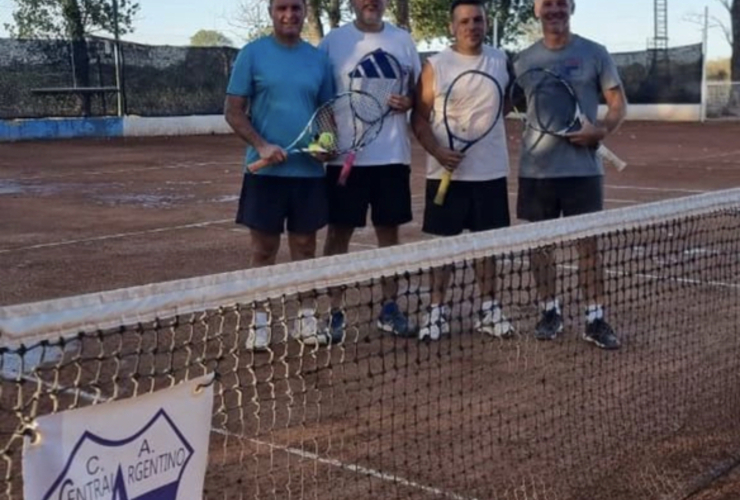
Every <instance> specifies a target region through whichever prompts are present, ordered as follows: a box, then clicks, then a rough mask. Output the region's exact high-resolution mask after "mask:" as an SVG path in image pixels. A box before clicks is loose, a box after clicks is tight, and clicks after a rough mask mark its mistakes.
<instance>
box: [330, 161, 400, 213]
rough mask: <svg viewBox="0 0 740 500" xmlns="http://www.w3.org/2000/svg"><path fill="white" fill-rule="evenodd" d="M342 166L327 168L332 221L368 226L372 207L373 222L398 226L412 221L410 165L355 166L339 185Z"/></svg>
mask: <svg viewBox="0 0 740 500" xmlns="http://www.w3.org/2000/svg"><path fill="white" fill-rule="evenodd" d="M341 169H342V167H341V166H338V165H329V166H327V168H326V183H327V193H328V196H329V223H330V224H336V225H338V226H349V227H365V225H366V223H367V210H368V208H370V207H372V217H371V219H372V222H373V225H374V226H399V225H401V224H405V223H407V222H409V221H411V219H412V218H413V215H412V212H411V181H410V177H411V168H410V167H409V166H408V165H403V164H399V163H396V164H391V165H377V166H362V167H354V168H353V169H352V172H351V173H350V175H349V178H348V179H347V184H346V185H344V186H339V185H337V179H338V178H339V172H340V171H341Z"/></svg>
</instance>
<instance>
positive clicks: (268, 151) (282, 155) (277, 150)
mask: <svg viewBox="0 0 740 500" xmlns="http://www.w3.org/2000/svg"><path fill="white" fill-rule="evenodd" d="M256 149H257V153H258V154H259V155H260V159H261V160H264V161H266V162H268V163H269V164H273V163H280V162H284V161H285V160H286V159H287V158H288V152H287V151H285V150H284V149H283V148H281V147H280V146H276V145H275V144H270V143H265V144H264V145H262V146H259V147H258V148H256Z"/></svg>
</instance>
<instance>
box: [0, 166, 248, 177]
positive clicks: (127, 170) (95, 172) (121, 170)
mask: <svg viewBox="0 0 740 500" xmlns="http://www.w3.org/2000/svg"><path fill="white" fill-rule="evenodd" d="M214 166H225V167H236V166H241V163H232V162H219V161H208V162H199V163H192V162H182V163H172V164H169V165H156V166H152V167H139V168H135V167H134V168H119V169H115V170H85V171H82V172H68V173H63V174H62V173H59V174H41V175H34V176H31V177H17V176H11V177H9V179H15V180H19V181H37V180H44V179H63V178H68V177H75V176H87V175H92V176H95V175H111V174H127V173H134V172H150V171H154V170H174V169H181V168H199V167H214Z"/></svg>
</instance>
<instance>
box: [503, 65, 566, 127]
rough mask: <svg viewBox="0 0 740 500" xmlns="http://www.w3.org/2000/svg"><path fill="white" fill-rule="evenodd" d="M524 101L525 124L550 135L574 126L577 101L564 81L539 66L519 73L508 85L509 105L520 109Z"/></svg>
mask: <svg viewBox="0 0 740 500" xmlns="http://www.w3.org/2000/svg"><path fill="white" fill-rule="evenodd" d="M523 102H525V103H526V115H525V116H526V120H525V121H526V125H527V126H528V127H529V128H532V129H534V130H537V131H538V132H544V133H547V134H553V135H562V134H565V133H568V132H572V131H573V130H575V129H577V128H578V115H577V109H578V103H577V100H576V97H575V95H574V94H573V92H572V91H571V89H570V88H569V86H568V84H567V83H566V82H565V81H564V80H563V79H561V78H560V77H559V76H557V75H555V74H553V73H551V72H549V71H546V70H542V69H533V70H530V71H528V72H526V73H524V74H523V75H521V76H520V77H519V78H518V79H517V81H516V82H515V84H514V85H513V87H512V104H514V106H515V107H516V108H517V111H522V110H521V105H522V103H523Z"/></svg>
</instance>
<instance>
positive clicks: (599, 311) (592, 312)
mask: <svg viewBox="0 0 740 500" xmlns="http://www.w3.org/2000/svg"><path fill="white" fill-rule="evenodd" d="M603 318H604V308H603V307H602V306H601V304H590V305H589V306H588V307H587V308H586V323H593V322H594V321H596V320H597V319H603Z"/></svg>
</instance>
